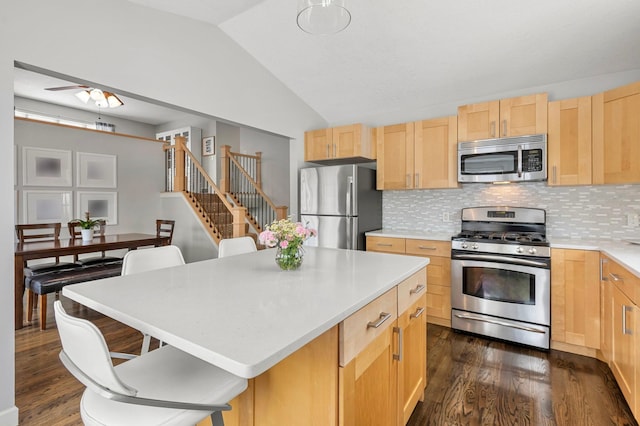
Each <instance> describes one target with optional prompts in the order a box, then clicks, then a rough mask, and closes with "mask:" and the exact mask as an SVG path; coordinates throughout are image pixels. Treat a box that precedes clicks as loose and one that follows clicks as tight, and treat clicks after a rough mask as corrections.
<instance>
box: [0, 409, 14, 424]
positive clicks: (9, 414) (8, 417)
mask: <svg viewBox="0 0 640 426" xmlns="http://www.w3.org/2000/svg"><path fill="white" fill-rule="evenodd" d="M17 425H18V407H16V406H15V405H14V406H13V407H11V408H8V409H6V410H4V411H2V412H0V426H17Z"/></svg>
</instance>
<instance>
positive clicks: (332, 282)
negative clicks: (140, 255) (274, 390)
mask: <svg viewBox="0 0 640 426" xmlns="http://www.w3.org/2000/svg"><path fill="white" fill-rule="evenodd" d="M274 257H275V250H262V251H259V252H257V253H251V254H247V255H240V256H232V257H226V258H223V259H212V260H206V261H202V262H195V263H190V264H187V265H184V266H177V267H172V268H166V269H162V270H156V271H150V272H145V273H141V274H134V275H128V276H123V277H115V278H108V279H104V280H99V281H92V282H87V283H81V284H76V285H70V286H66V287H65V288H64V289H63V291H62V293H63V295H65V296H67V297H69V298H71V299H73V300H75V301H77V302H79V303H82V304H83V305H86V306H88V307H90V308H92V309H94V310H96V311H98V312H101V313H103V314H105V315H107V316H110V317H112V318H114V319H116V320H118V321H121V322H123V323H125V324H127V325H129V326H131V327H133V328H135V329H137V330H140V331H142V332H144V333H148V334H150V335H152V336H154V337H156V338H159V339H161V340H163V341H165V342H167V343H168V344H170V345H173V346H176V347H177V348H179V349H181V350H183V351H185V352H188V353H191V354H193V355H194V356H197V357H199V358H201V359H203V360H205V361H207V362H210V363H212V364H214V365H217V366H219V367H221V368H223V369H225V370H227V371H230V372H231V373H233V374H236V375H238V376H241V377H246V378H251V377H255V376H257V375H259V374H260V373H262V372H264V371H266V370H268V369H269V368H271V367H272V366H273V365H275V364H277V363H278V362H279V361H281V360H282V359H284V358H285V357H286V356H288V355H289V354H291V353H293V352H295V351H296V350H298V349H299V348H301V347H302V346H304V345H305V344H307V343H308V342H310V341H311V340H313V339H314V338H316V337H318V336H319V335H321V334H322V333H324V332H325V331H327V330H329V329H330V328H331V327H333V326H335V325H337V324H338V323H340V322H341V321H342V320H344V319H345V318H346V317H348V316H349V315H351V314H353V313H354V312H356V311H357V310H358V309H360V308H362V307H363V306H365V305H366V304H367V303H369V302H371V301H372V300H373V299H375V298H376V297H378V296H380V295H382V294H383V293H385V292H386V291H388V290H389V289H391V288H393V287H394V286H396V285H397V284H398V283H400V282H401V281H402V280H404V279H405V278H408V277H409V276H411V275H412V274H414V273H415V272H417V271H419V270H420V269H421V268H424V267H425V266H426V265H427V264H428V263H429V259H428V258H422V257H414V256H402V255H390V254H382V253H372V252H362V251H351V250H336V249H325V248H314V247H306V248H305V257H304V262H303V264H302V266H301V267H300V269H299V270H296V271H281V270H280V269H279V268H278V266H277V265H276V263H275V260H274Z"/></svg>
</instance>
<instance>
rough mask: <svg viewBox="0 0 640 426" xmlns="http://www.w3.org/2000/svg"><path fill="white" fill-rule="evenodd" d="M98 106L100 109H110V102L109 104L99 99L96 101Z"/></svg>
mask: <svg viewBox="0 0 640 426" xmlns="http://www.w3.org/2000/svg"><path fill="white" fill-rule="evenodd" d="M96 106H98V107H100V108H108V107H109V102H107V100H106V99H98V100H97V101H96Z"/></svg>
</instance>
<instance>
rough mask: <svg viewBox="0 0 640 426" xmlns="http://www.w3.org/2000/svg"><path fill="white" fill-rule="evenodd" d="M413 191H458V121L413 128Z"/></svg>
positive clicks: (447, 119)
mask: <svg viewBox="0 0 640 426" xmlns="http://www.w3.org/2000/svg"><path fill="white" fill-rule="evenodd" d="M414 131H415V136H414V176H413V180H414V184H413V187H414V188H419V189H429V188H457V187H458V165H457V161H458V134H457V132H458V125H457V117H456V116H451V117H445V118H437V119H433V120H422V121H416V122H415V124H414Z"/></svg>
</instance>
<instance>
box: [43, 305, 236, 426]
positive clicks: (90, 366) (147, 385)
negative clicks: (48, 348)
mask: <svg viewBox="0 0 640 426" xmlns="http://www.w3.org/2000/svg"><path fill="white" fill-rule="evenodd" d="M54 310H55V318H56V324H57V326H58V333H59V335H60V341H61V342H62V350H61V351H60V360H61V361H62V364H63V365H64V366H65V367H66V368H67V370H69V372H70V373H71V374H72V375H73V376H74V377H75V378H76V379H78V380H79V381H80V382H81V383H82V384H83V385H85V386H86V389H85V391H84V393H83V394H82V399H81V400H80V416H81V417H82V421H83V422H84V424H85V425H125V424H135V425H168V424H171V425H183V424H196V423H198V422H199V421H200V420H202V419H203V418H205V417H207V416H210V417H211V422H212V423H213V425H214V426H222V425H224V421H223V419H222V411H226V410H230V409H231V406H230V405H229V403H228V402H229V401H230V400H232V399H233V398H235V397H236V396H237V395H239V394H240V393H241V392H243V391H244V390H245V389H246V388H247V380H246V379H243V378H241V377H237V376H235V375H232V374H230V373H229V372H227V371H225V370H223V369H221V368H218V367H216V366H214V365H213V364H210V363H208V362H205V361H202V360H200V359H199V358H196V357H194V356H192V355H190V354H188V353H186V352H183V351H180V350H179V349H176V348H175V347H173V346H163V347H162V348H159V349H157V350H155V351H152V352H148V353H146V354H144V355H141V356H139V357H135V358H133V359H131V360H129V361H126V362H123V363H121V364H119V365H117V366H116V367H114V366H113V363H112V361H111V359H110V357H109V349H108V348H107V343H106V341H105V339H104V336H103V335H102V333H101V332H100V330H99V329H98V327H96V326H95V325H94V324H93V323H91V322H90V321H87V320H85V319H81V318H76V317H73V316H71V315H69V314H67V313H66V312H65V310H64V308H63V306H62V303H61V302H60V301H59V300H58V301H56V302H55V304H54Z"/></svg>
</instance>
